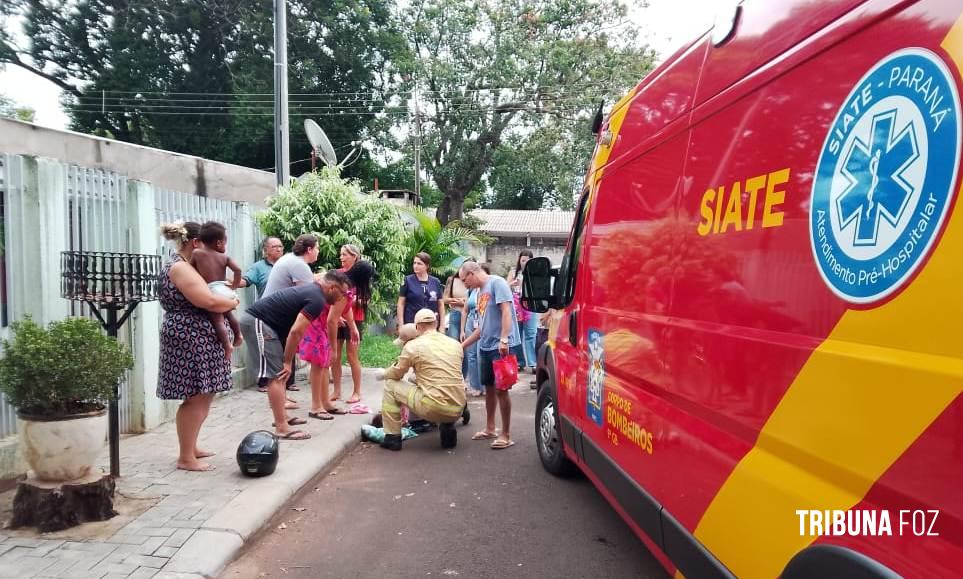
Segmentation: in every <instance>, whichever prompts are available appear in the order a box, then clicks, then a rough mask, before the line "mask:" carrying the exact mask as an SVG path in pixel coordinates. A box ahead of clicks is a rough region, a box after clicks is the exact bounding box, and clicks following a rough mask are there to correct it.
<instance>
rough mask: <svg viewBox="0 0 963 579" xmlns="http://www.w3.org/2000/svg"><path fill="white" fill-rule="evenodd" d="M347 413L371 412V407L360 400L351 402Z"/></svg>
mask: <svg viewBox="0 0 963 579" xmlns="http://www.w3.org/2000/svg"><path fill="white" fill-rule="evenodd" d="M348 414H371V409H370V408H368V407H367V406H366V405H364V404H361V403H360V402H358V403H356V404H353V405H352V406H351V408H350V409H348Z"/></svg>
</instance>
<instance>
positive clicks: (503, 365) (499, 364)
mask: <svg viewBox="0 0 963 579" xmlns="http://www.w3.org/2000/svg"><path fill="white" fill-rule="evenodd" d="M492 370H494V372H495V388H497V389H498V390H511V389H512V386H514V385H515V383H516V382H518V358H516V357H515V354H508V355H507V356H502V357H501V358H499V359H498V360H495V361H494V362H492Z"/></svg>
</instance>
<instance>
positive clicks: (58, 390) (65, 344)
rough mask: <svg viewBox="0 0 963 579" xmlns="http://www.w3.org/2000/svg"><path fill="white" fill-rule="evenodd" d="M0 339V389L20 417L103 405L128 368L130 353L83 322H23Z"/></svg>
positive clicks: (131, 363) (131, 360) (89, 322)
mask: <svg viewBox="0 0 963 579" xmlns="http://www.w3.org/2000/svg"><path fill="white" fill-rule="evenodd" d="M11 330H12V332H13V339H12V340H3V341H2V345H3V358H2V359H0V390H2V391H3V393H4V394H6V395H7V399H8V400H9V401H10V403H11V404H13V405H14V406H16V407H17V408H18V409H19V411H20V412H21V413H23V414H25V415H34V416H44V417H51V418H57V417H62V416H67V415H70V414H76V413H81V412H89V411H91V410H97V409H100V408H102V407H103V406H104V404H106V403H107V401H108V400H109V399H110V397H111V395H112V394H113V391H114V385H115V384H116V383H117V381H118V380H120V378H121V377H122V376H123V375H124V372H126V371H127V370H129V369H131V368H132V367H133V366H134V358H133V356H132V355H131V354H130V351H129V350H128V349H127V348H126V347H125V346H124V345H123V344H120V343H119V342H117V340H115V339H114V338H111V337H110V336H107V335H106V334H105V333H104V332H103V330H102V329H101V326H100V324H98V323H97V322H95V321H93V320H88V319H84V318H68V319H66V320H62V321H59V322H52V323H51V324H50V325H49V326H48V327H47V328H46V329H45V328H43V327H41V326H39V325H37V324H36V323H35V322H34V321H33V320H31V319H30V318H27V319H25V320H23V321H20V322H14V323H13V324H12V325H11Z"/></svg>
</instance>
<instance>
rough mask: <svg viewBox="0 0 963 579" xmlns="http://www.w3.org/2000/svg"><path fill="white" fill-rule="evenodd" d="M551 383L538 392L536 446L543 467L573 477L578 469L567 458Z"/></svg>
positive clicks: (551, 471) (558, 474)
mask: <svg viewBox="0 0 963 579" xmlns="http://www.w3.org/2000/svg"><path fill="white" fill-rule="evenodd" d="M553 386H554V385H553V384H551V383H549V384H545V385H544V386H543V387H542V389H541V390H539V392H538V403H537V404H536V405H535V416H536V417H537V420H536V422H535V446H536V447H537V448H538V458H539V459H541V461H542V466H543V467H544V468H545V470H547V471H548V472H550V473H552V474H554V475H555V476H563V477H567V476H572V475H573V474H575V473H576V472H578V467H577V466H576V465H575V463H573V462H572V461H571V460H569V459H568V457H567V456H565V451H564V450H563V449H562V435H561V431H560V430H559V421H558V407H557V405H556V404H555V388H554V387H553Z"/></svg>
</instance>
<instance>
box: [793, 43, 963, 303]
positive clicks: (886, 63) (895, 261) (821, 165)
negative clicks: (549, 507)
mask: <svg viewBox="0 0 963 579" xmlns="http://www.w3.org/2000/svg"><path fill="white" fill-rule="evenodd" d="M959 157H960V105H959V96H958V91H957V87H956V81H955V79H954V77H953V75H952V74H951V73H950V72H949V70H948V68H947V67H946V65H945V64H944V63H943V61H942V60H941V59H940V58H939V57H938V56H937V55H936V54H934V53H932V52H930V51H928V50H925V49H920V48H909V49H904V50H900V51H898V52H895V53H893V54H890V55H889V56H887V57H885V58H883V59H882V60H880V61H879V62H877V63H876V65H874V66H873V67H872V68H871V69H870V70H869V72H867V73H866V74H865V75H864V76H863V78H862V79H860V81H859V82H857V83H856V84H855V85H854V87H853V89H852V90H851V92H850V94H849V95H848V96H847V97H846V99H845V100H844V101H843V102H842V103H841V105H840V108H839V110H838V112H837V115H836V118H835V119H834V121H833V122H832V124H831V125H830V127H829V132H828V134H827V136H826V141H825V143H824V145H823V148H822V151H821V154H820V157H819V162H818V164H817V168H816V176H815V178H814V180H813V190H812V199H811V203H810V239H811V241H812V250H813V256H814V258H815V261H816V265H817V267H818V269H819V273H820V275H821V276H822V278H823V280H824V281H825V282H826V284H827V285H828V286H829V289H830V290H832V291H833V293H835V294H836V295H837V296H839V297H840V298H842V299H844V300H846V301H849V302H853V303H872V302H876V301H879V300H882V299H884V298H886V297H888V296H890V295H891V294H893V292H896V291H897V290H899V289H900V288H901V287H903V286H904V285H905V284H906V283H907V282H908V281H909V280H910V279H911V278H912V274H913V273H914V272H915V271H916V270H917V269H918V267H919V266H920V265H921V264H922V263H923V262H924V261H925V257H926V256H927V255H928V253H929V251H930V250H931V249H932V244H933V243H934V242H935V240H936V239H937V238H938V237H939V235H938V233H939V231H940V229H941V228H942V225H943V222H944V220H945V217H946V215H947V213H948V210H949V207H950V206H951V202H952V199H953V195H954V193H955V188H956V179H957V170H958V165H959Z"/></svg>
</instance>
